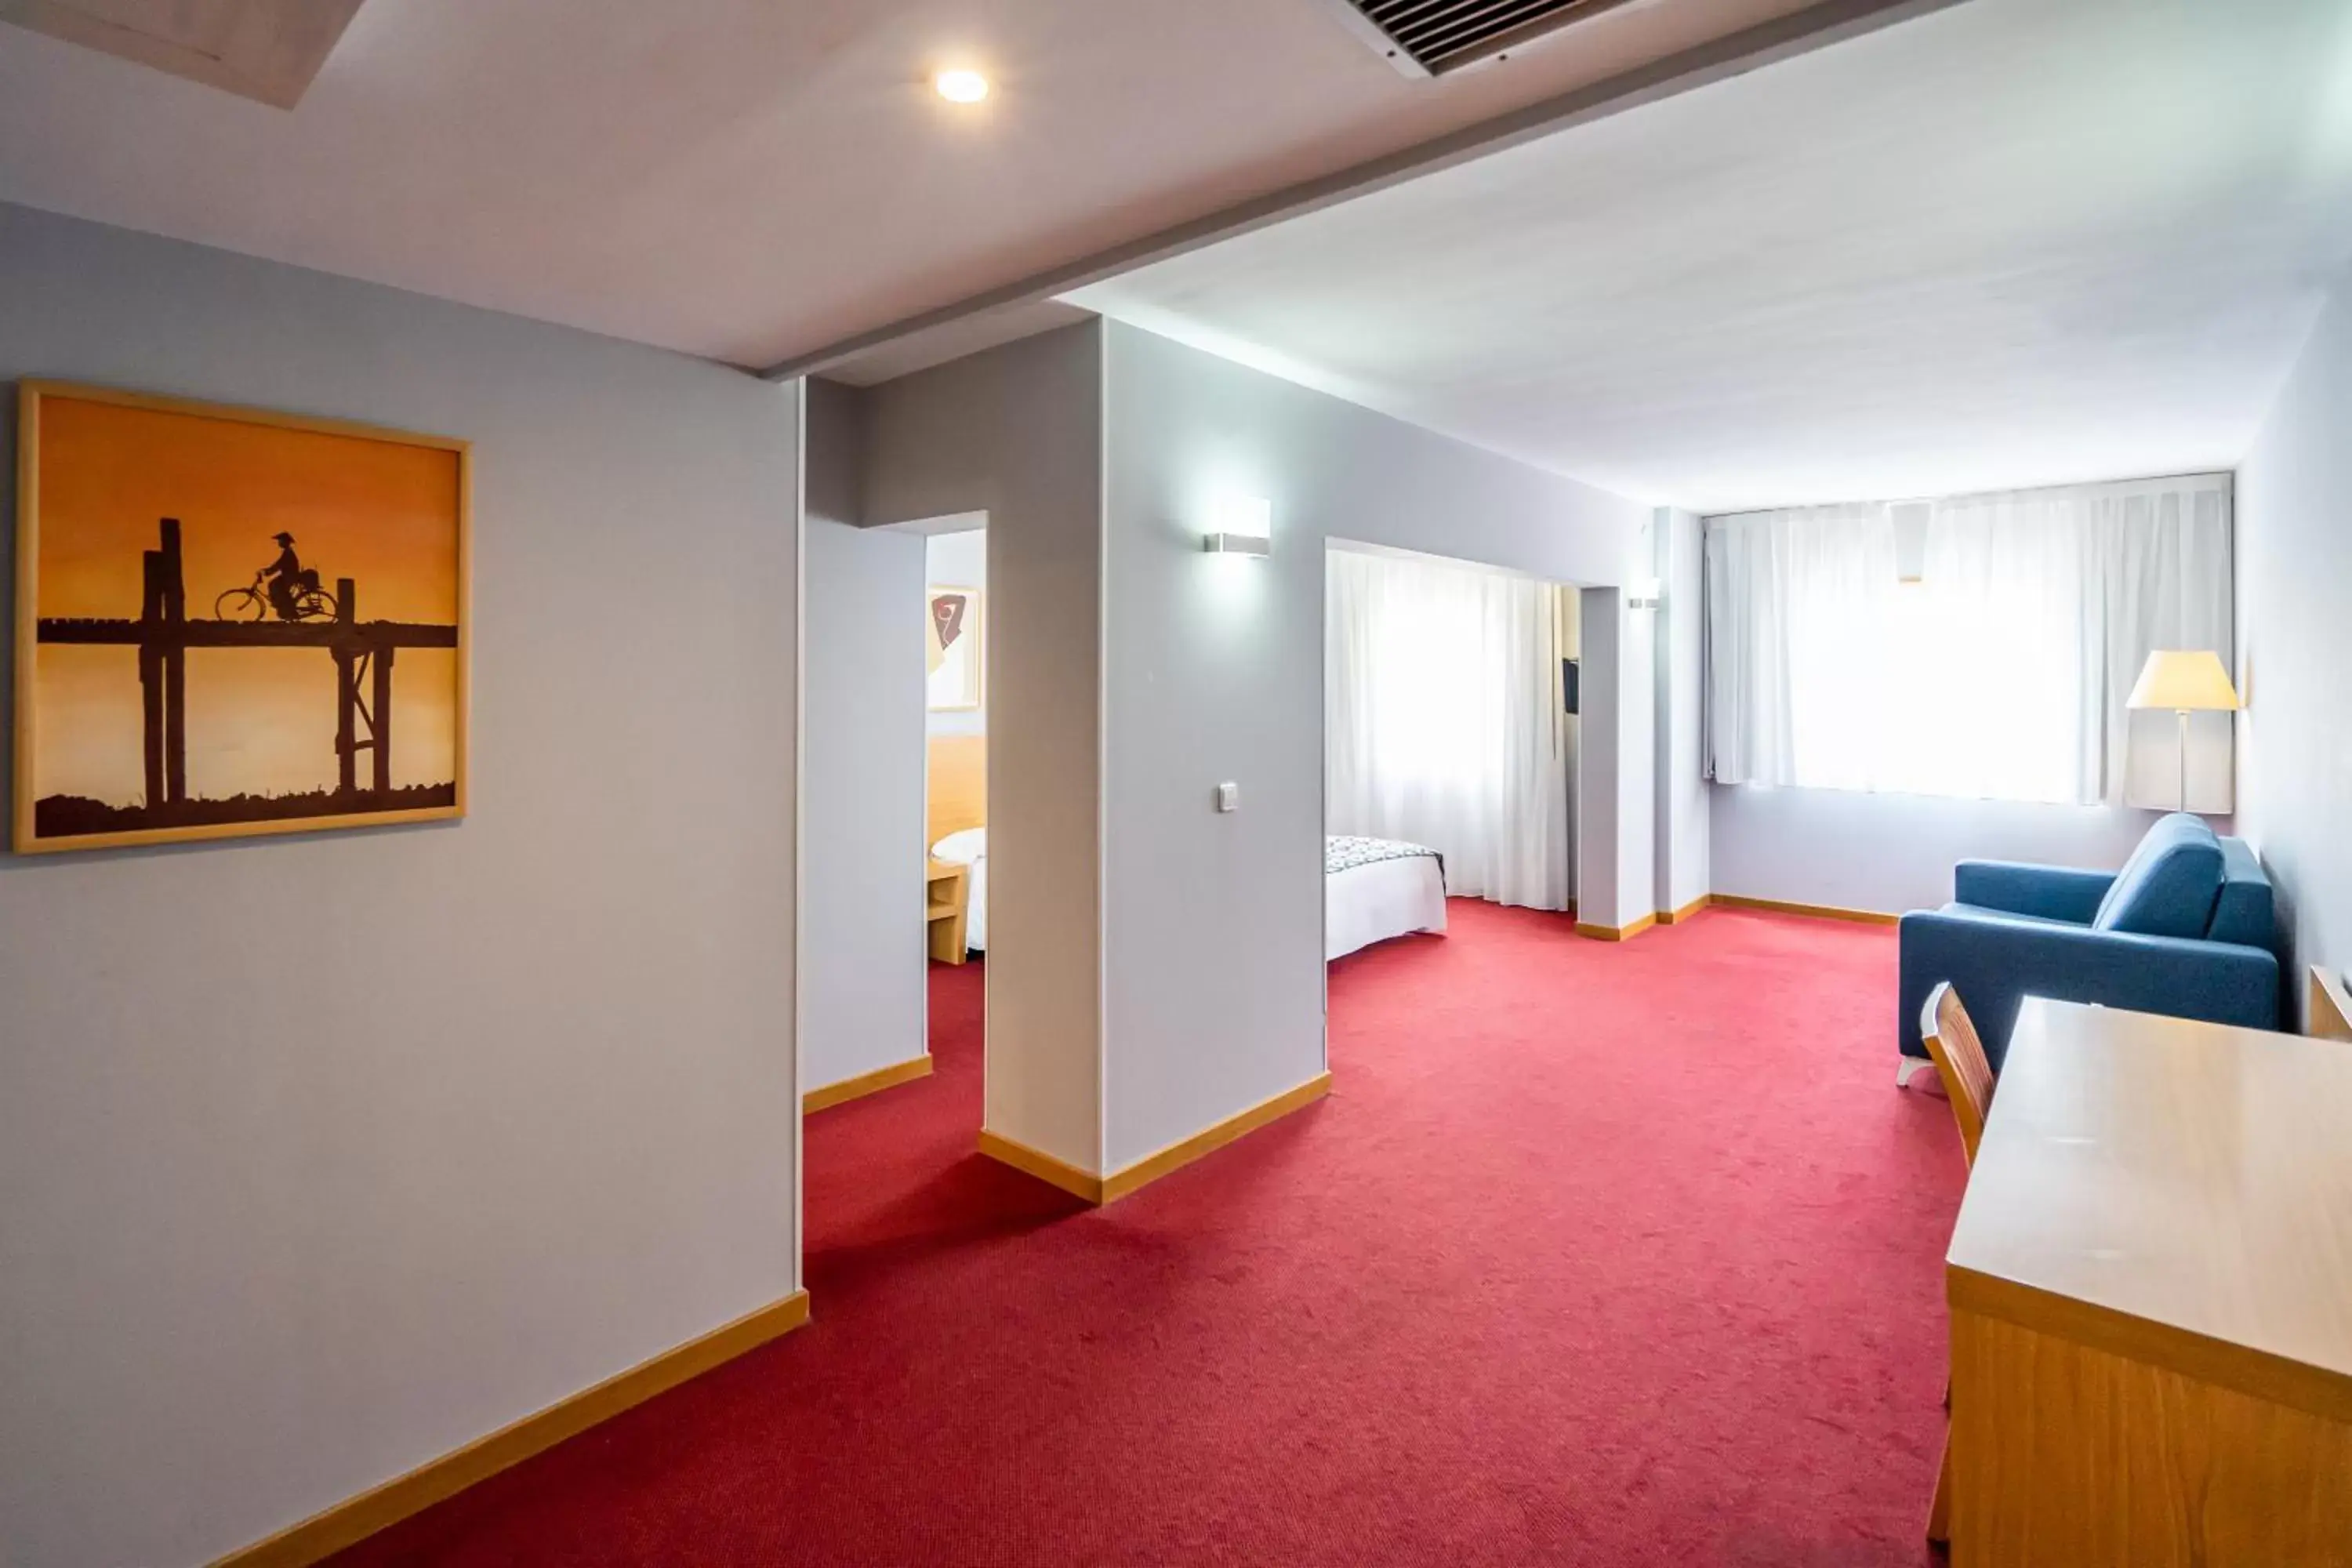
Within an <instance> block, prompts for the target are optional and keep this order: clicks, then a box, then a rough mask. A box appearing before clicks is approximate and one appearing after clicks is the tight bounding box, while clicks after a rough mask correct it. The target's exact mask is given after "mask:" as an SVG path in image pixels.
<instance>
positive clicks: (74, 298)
mask: <svg viewBox="0 0 2352 1568" xmlns="http://www.w3.org/2000/svg"><path fill="white" fill-rule="evenodd" d="M32 374H40V375H50V376H61V377H68V378H79V379H83V380H88V381H92V382H98V383H103V384H113V385H119V386H127V387H136V388H141V389H145V390H150V391H155V392H163V393H172V394H179V395H188V396H194V397H202V398H211V399H217V400H221V401H226V402H232V403H244V404H252V405H259V406H262V407H266V408H274V409H285V410H292V411H297V412H300V413H305V414H316V415H327V416H338V417H343V418H350V419H356V420H362V421H369V422H373V423H378V424H384V425H390V426H400V427H405V428H411V429H416V430H423V431H431V432H436V433H443V434H448V435H454V436H462V437H469V438H470V439H471V440H472V441H473V443H474V459H475V491H474V517H475V541H474V597H475V603H474V618H473V622H472V626H471V633H470V635H471V637H472V642H473V724H474V729H473V741H474V745H473V758H472V763H473V773H472V779H471V801H470V806H471V815H470V816H468V817H467V819H466V820H465V821H463V822H462V823H451V824H438V825H431V826H415V827H404V828H387V829H376V830H362V831H347V832H339V833H331V834H320V835H315V836H303V837H285V838H271V839H251V840H244V841H237V840H227V841H220V842H215V843H209V844H204V845H190V846H185V847H172V848H162V849H149V850H127V851H112V852H98V853H82V854H68V855H58V856H47V857H41V858H14V857H4V856H0V1389H5V1394H0V1560H5V1561H6V1562H8V1563H12V1564H24V1565H38V1564H50V1563H56V1564H77V1565H79V1564H89V1563H190V1562H196V1561H202V1560H205V1559H209V1558H211V1557H213V1556H215V1555H216V1554H218V1553H221V1552H227V1551H230V1550H232V1549H234V1548H236V1547H237V1546H239V1545H242V1544H244V1543H246V1542H250V1541H252V1540H254V1539H255V1538H257V1537H259V1536H262V1535H264V1534H267V1533H268V1532H269V1531H274V1530H276V1529H278V1527H280V1526H282V1525H285V1524H288V1523H289V1522H291V1521H295V1520H297V1519H299V1518H301V1517H303V1516H305V1515H308V1514H310V1513H311V1512H313V1511H315V1510H319V1509H320V1508H323V1507H325V1506H328V1505H330V1504H331V1503H334V1502H336V1501H338V1500H341V1499H343V1498H346V1497H348V1496H350V1495H352V1493H354V1492H357V1491H359V1490H361V1489H364V1488H366V1487H369V1486H371V1485H373V1484H374V1483H376V1482H379V1481H382V1480H383V1479H387V1478H389V1477H391V1476H394V1475H395V1474H397V1473H399V1472H401V1471H404V1470H406V1469H408V1468H411V1467H413V1466H415V1465H417V1464H419V1463H422V1462H424V1461H425V1460H428V1459H431V1458H435V1457H436V1456H438V1455H440V1454H443V1453H445V1452H446V1451H448V1450H449V1449H451V1448H454V1447H457V1446H458V1445H460V1444H463V1443H465V1442H467V1441H469V1440H471V1439H473V1438H476V1437H478V1436H482V1435H483V1434H485V1433H487V1432H489V1431H490V1430H492V1429H494V1428H496V1427H498V1426H501V1425H503V1424H504V1423H507V1422H509V1421H512V1420H514V1419H515V1418H517V1417H519V1416H520V1415H525V1414H527V1413H528V1412H530V1411H532V1410H535V1409H538V1408H540V1407H541V1406H544V1405H549V1404H551V1403H553V1402H555V1401H557V1400H560V1399H562V1398H563V1397H565V1396H567V1395H569V1394H573V1393H575V1392H577V1391H578V1390H580V1389H582V1388H583V1387H585V1386H586V1385H588V1384H592V1383H594V1382H595V1381H597V1380H598V1379H600V1378H603V1377H605V1376H607V1375H609V1374H611V1373H615V1372H618V1371H620V1370H622V1369H624V1368H625V1367H628V1366H630V1365H633V1364H635V1363H638V1362H641V1361H643V1360H645V1359H646V1358H647V1357H649V1356H652V1355H654V1354H656V1353H657V1352H661V1351H664V1350H666V1349H668V1348H669V1347H671V1346H674V1345H676V1344H678V1343H679V1342H683V1341H685V1340H688V1339H690V1338H692V1337H694V1336H695V1335H697V1334H699V1333H702V1332H704V1331H708V1330H709V1329H712V1328H715V1327H717V1326H718V1325H719V1324H721V1323H723V1322H726V1321H729V1320H730V1319H733V1318H735V1317H737V1316H739V1315H740V1314H743V1313H745V1312H749V1311H751V1310H754V1309H756V1308H759V1307H761V1306H763V1305H765V1304H767V1303H769V1302H772V1301H774V1300H778V1299H779V1298H782V1297H783V1296H786V1295H788V1294H789V1293H790V1292H791V1291H792V1290H793V1289H794V1287H795V1284H796V1273H797V1267H796V1258H797V1255H798V1250H799V1246H798V1238H797V1237H795V1235H794V1234H793V1224H794V1220H793V1216H794V1214H795V1207H796V1205H795V1196H794V1191H793V1188H794V1167H795V1160H796V1156H795V1151H794V1145H795V1142H796V1138H797V1116H796V1103H795V1095H796V1086H795V1084H794V1081H793V1037H792V1016H793V1005H792V1004H793V900H792V889H793V791H794V768H795V759H794V754H793V753H794V738H793V737H794V725H793V717H794V715H793V689H794V686H795V682H796V679H797V674H796V670H795V668H794V660H795V650H796V646H797V640H798V638H797V631H796V626H795V603H796V591H795V590H796V584H795V581H794V578H795V559H796V555H795V545H794V533H795V521H796V508H797V494H796V487H797V459H796V457H795V453H794V442H795V437H796V432H797V426H798V413H797V409H796V405H795V394H794V391H793V388H790V387H778V386H769V385H764V384H760V383H758V382H756V381H753V380H751V379H749V378H747V377H745V376H742V375H740V374H735V373H733V372H730V371H727V370H723V369H720V368H718V367H715V366H711V365H708V364H703V363H696V362H693V361H689V360H686V359H682V358H677V357H675V356H671V355H667V354H663V353H655V352H652V351H648V350H643V349H638V348H633V347H629V346H626V345H624V344H621V343H617V342H611V341H608V340H604V339H599V338H594V337H591V336H587V335H584V334H582V333H578V332H572V331H562V330H559V329H557V328H553V327H548V326H543V325H539V324H536V323H532V322H529V321H520V320H517V319H515V318H511V317H504V316H499V315H495V314H490V313H488V312H484V311H480V310H467V309H463V308H460V307H457V306H451V305H446V304H442V303H438V302H436V301H433V300H426V299H424V298H421V297H419V296H415V295H410V294H404V293H399V292H396V291H394V290H391V289H381V288H376V287H373V286H369V285H365V284H360V283H355V282H351V281H347V280H343V279H334V278H330V277H326V276H323V275H320V274H317V273H311V272H304V271H300V270H298V269H295V268H287V267H279V266H274V265H269V264H265V263H261V262H257V261H252V260H247V259H245V258H237V257H234V256H230V255H227V254H225V253H222V252H219V251H213V250H206V249H203V248H199V247H194V246H188V245H182V244H177V243H173V242H168V241H163V240H158V239H153V238H149V237H140V236H134V235H131V234H128V233H124V232H121V231H119V230H111V229H107V228H102V227H99V226H93V225H89V224H83V223H78V222H73V221H69V220H67V219H62V218H58V217H52V216H46V215H41V214H36V213H33V212H29V211H26V210H25V209H22V208H15V207H6V206H0V377H5V378H11V379H13V378H15V377H17V376H22V375H32ZM14 428H15V425H14V420H13V418H12V419H10V420H8V421H7V429H8V430H9V431H10V432H11V433H12V434H13V431H14ZM0 515H8V516H9V526H8V527H7V529H6V530H5V533H6V534H7V536H8V544H9V546H10V548H9V550H8V552H7V553H8V555H9V557H11V558H13V538H14V519H13V515H12V514H0ZM6 658H7V655H6V653H5V650H0V661H5V659H6ZM0 689H5V682H0ZM0 745H5V742H4V741H0Z"/></svg>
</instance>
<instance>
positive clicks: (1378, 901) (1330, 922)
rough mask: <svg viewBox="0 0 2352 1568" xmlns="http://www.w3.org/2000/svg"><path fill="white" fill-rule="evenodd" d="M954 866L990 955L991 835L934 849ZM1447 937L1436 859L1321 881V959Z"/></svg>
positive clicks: (973, 945)
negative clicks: (962, 871) (1410, 939)
mask: <svg viewBox="0 0 2352 1568" xmlns="http://www.w3.org/2000/svg"><path fill="white" fill-rule="evenodd" d="M931 854H932V855H933V856H934V857H935V858H939V859H941V860H945V861H947V862H948V863H949V864H950V865H954V866H969V867H971V877H970V879H968V881H969V885H968V887H967V888H966V890H965V900H966V901H965V905H964V945H965V946H966V947H967V948H969V949H971V951H972V952H987V951H988V829H986V828H985V827H971V828H966V829H965V830H964V831H963V832H961V833H950V834H949V835H948V836H947V837H945V838H942V839H940V841H939V842H938V843H937V844H934V845H932V846H931ZM1412 931H1432V932H1435V933H1437V934H1439V935H1443V934H1444V931H1445V875H1444V870H1443V868H1441V867H1440V865H1439V863H1438V860H1437V858H1436V857H1435V856H1433V855H1409V856H1405V857H1402V858H1398V859H1393V860H1375V861H1373V862H1371V863H1370V864H1369V865H1362V866H1350V867H1349V868H1347V869H1346V870H1343V871H1333V872H1330V873H1328V874H1327V875H1326V876H1325V877H1324V879H1323V956H1324V957H1325V958H1326V959H1332V958H1338V957H1339V956H1340V955H1341V954H1343V953H1349V952H1355V951H1356V950H1357V949H1359V948H1363V947H1370V945H1371V944H1372V943H1374V942H1385V941H1387V940H1388V939H1389V938H1390V937H1392V936H1403V935H1406V934H1407V933H1409V932H1412Z"/></svg>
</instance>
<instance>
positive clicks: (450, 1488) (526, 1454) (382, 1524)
mask: <svg viewBox="0 0 2352 1568" xmlns="http://www.w3.org/2000/svg"><path fill="white" fill-rule="evenodd" d="M808 1317H809V1298H808V1292H807V1291H805V1290H795V1291H794V1292H793V1294H791V1295H789V1296H787V1297H785V1298H784V1299H783V1300H781V1301H774V1302H771V1303H770V1304H769V1305H767V1306H765V1307H761V1309H759V1310H757V1311H754V1312H751V1313H748V1314H746V1315H745V1316H743V1317H740V1318H738V1319H736V1320H735V1321H733V1322H731V1323H727V1324H724V1325H722V1326H721V1327H719V1328H716V1329H713V1330H711V1331H710V1332H709V1333H707V1334H704V1335H702V1336H701V1337H700V1338H698V1339H692V1340H688V1342H686V1343H684V1344H682V1345H679V1346H677V1348H675V1349H673V1350H667V1351H664V1352H662V1353H661V1354H659V1355H657V1356H656V1357H654V1358H653V1359H652V1360H651V1361H648V1362H644V1363H640V1364H638V1365H636V1366H633V1367H631V1368H630V1369H629V1370H628V1371H626V1372H624V1373H619V1374H617V1375H616V1376H613V1377H608V1378H606V1379H605V1380H604V1382H602V1383H600V1384H596V1385H595V1386H594V1387H593V1388H584V1389H583V1390H581V1391H580V1392H579V1393H578V1394H573V1395H572V1397H571V1398H569V1399H565V1400H562V1401H559V1402H558V1403H556V1404H554V1405H549V1406H548V1407H547V1408H546V1409H544V1410H541V1411H540V1412H539V1413H538V1414H536V1415H526V1416H524V1417H523V1418H522V1419H521V1420H520V1421H517V1422H515V1423H514V1424H513V1425H512V1426H502V1427H500V1428H499V1430H498V1431H496V1432H493V1433H491V1434H490V1435H489V1436H486V1437H478V1438H476V1439H475V1440H474V1441H473V1442H471V1443H468V1444H467V1445H466V1446H465V1447H462V1448H458V1449H457V1450H455V1451H454V1452H451V1453H447V1454H444V1455H442V1456H441V1458H437V1459H435V1460H433V1461H431V1462H430V1463H428V1464H425V1465H422V1466H419V1467H418V1468H415V1469H414V1470H411V1471H409V1472H408V1473H407V1474H406V1475H404V1476H400V1477H397V1478H395V1479H392V1480H389V1481H386V1482H384V1483H383V1485H382V1486H380V1487H375V1488H373V1489H370V1490H367V1491H363V1492H362V1493H360V1494H359V1495H358V1496H357V1497H354V1498H349V1499H346V1500H344V1501H341V1502H339V1503H337V1504H335V1505H334V1507H332V1508H330V1509H328V1510H325V1511H324V1512H321V1513H316V1514H313V1515H311V1516H310V1518H309V1519H306V1520H304V1521H301V1522H300V1523H299V1524H296V1525H291V1526H289V1527H288V1528H287V1529H284V1530H281V1531H278V1533H277V1534H275V1535H272V1536H270V1537H268V1539H266V1540H263V1541H257V1542H254V1543H253V1544H252V1545H251V1546H247V1547H244V1548H241V1549H240V1550H238V1551H236V1552H230V1553H229V1554H228V1555H227V1556H226V1557H223V1558H221V1559H219V1560H218V1562H216V1563H215V1564H214V1565H213V1568H309V1564H310V1563H318V1562H320V1561H322V1560H324V1559H326V1558H328V1557H331V1556H333V1555H334V1554H335V1553H336V1552H341V1551H342V1550H343V1549H344V1548H345V1547H348V1546H352V1545H355V1544H356V1543H358V1542H362V1541H364V1540H366V1539H367V1538H368V1537H369V1536H371V1535H373V1534H374V1533H375V1532H376V1531H380V1530H383V1529H386V1528H388V1527H390V1526H392V1525H394V1524H397V1523H399V1522H400V1521H402V1520H404V1519H406V1518H408V1517H409V1516H410V1515H412V1514H416V1513H422V1512H423V1511H424V1510H426V1509H428V1508H430V1507H432V1506H433V1505H434V1504H435V1503H437V1502H440V1501H443V1500H446V1499H448V1498H452V1497H455V1496H457V1494H458V1493H459V1492H461V1491H464V1490H465V1489H467V1487H470V1486H473V1485H475V1484H476V1483H478V1482H480V1481H484V1480H487V1479H489V1478H490V1477H492V1476H494V1475H497V1474H498V1473H499V1471H500V1470H503V1469H506V1468H509V1467H510V1466H514V1465H518V1464H520V1463H521V1462H522V1461H523V1460H525V1459H528V1458H530V1457H531V1456H532V1455H534V1454H538V1453H541V1452H544V1451H545V1450H547V1449H549V1448H552V1447H555V1445H557V1444H558V1443H561V1442H562V1441H563V1440H564V1439H565V1438H567V1437H572V1436H578V1435H579V1434H580V1433H583V1432H584V1431H586V1430H588V1428H590V1427H591V1426H595V1425H597V1424H598V1423H599V1422H603V1421H608V1420H610V1419H612V1418H613V1417H614V1416H615V1415H619V1414H620V1413H621V1412H622V1411H624V1410H626V1409H628V1408H630V1407H631V1406H633V1405H642V1404H644V1403H645V1402H646V1400H648V1399H651V1398H652V1397H653V1396H654V1395H655V1394H661V1393H664V1392H666V1391H667V1390H669V1389H672V1388H675V1387H677V1385H678V1384H681V1383H684V1382H686V1381H687V1380H688V1378H693V1377H698V1376H700V1375H701V1374H702V1373H706V1372H709V1370H710V1369H711V1368H713V1367H715V1366H719V1365H721V1364H722V1363H727V1362H730V1361H732V1360H734V1359H735V1358H736V1357H737V1356H740V1355H741V1354H743V1353H744V1352H746V1351H751V1350H756V1349H758V1348H759V1347H760V1346H761V1345H763V1344H766V1343H767V1342H769V1341H770V1340H773V1339H777V1338H780V1337H782V1335H784V1334H788V1333H790V1332H791V1331H793V1330H794V1329H797V1328H799V1327H800V1326H801V1325H802V1324H803V1323H805V1322H807V1321H808Z"/></svg>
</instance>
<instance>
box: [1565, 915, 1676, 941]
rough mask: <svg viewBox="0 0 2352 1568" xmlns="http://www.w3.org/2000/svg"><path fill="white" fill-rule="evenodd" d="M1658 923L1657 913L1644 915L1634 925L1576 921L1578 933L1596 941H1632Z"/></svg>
mask: <svg viewBox="0 0 2352 1568" xmlns="http://www.w3.org/2000/svg"><path fill="white" fill-rule="evenodd" d="M1657 923H1658V917H1657V916H1655V915H1643V917H1642V918H1641V919H1640V920H1637V921H1634V922H1633V924H1632V925H1622V926H1602V925H1589V924H1587V923H1586V922H1585V921H1577V922H1576V934H1577V935H1579V936H1589V937H1591V939H1592V940H1593V941H1595V942H1631V941H1633V939H1634V938H1635V937H1637V936H1639V935H1641V934H1642V933H1643V931H1647V930H1649V929H1650V928H1651V927H1652V926H1654V925H1656V924H1657Z"/></svg>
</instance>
